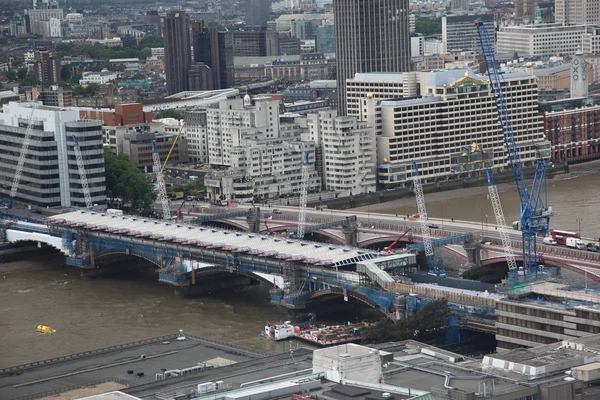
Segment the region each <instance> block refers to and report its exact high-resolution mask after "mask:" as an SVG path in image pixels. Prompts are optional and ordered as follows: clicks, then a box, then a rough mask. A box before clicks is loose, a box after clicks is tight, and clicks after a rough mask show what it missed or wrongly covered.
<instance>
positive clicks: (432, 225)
mask: <svg viewBox="0 0 600 400" xmlns="http://www.w3.org/2000/svg"><path fill="white" fill-rule="evenodd" d="M427 226H428V227H429V229H440V226H439V225H436V224H429V225H427Z"/></svg>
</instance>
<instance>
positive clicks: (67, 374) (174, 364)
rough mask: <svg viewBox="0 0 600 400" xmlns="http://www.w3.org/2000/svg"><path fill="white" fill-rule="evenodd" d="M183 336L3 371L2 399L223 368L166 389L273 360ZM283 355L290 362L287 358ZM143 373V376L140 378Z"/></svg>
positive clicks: (197, 374)
mask: <svg viewBox="0 0 600 400" xmlns="http://www.w3.org/2000/svg"><path fill="white" fill-rule="evenodd" d="M185 337H186V339H185V340H181V341H179V340H177V335H173V336H168V337H162V338H155V339H148V340H145V341H141V342H136V343H131V344H126V345H121V346H114V347H112V348H107V349H102V350H94V351H90V352H87V353H81V354H78V355H74V356H69V357H65V358H58V359H53V360H47V361H41V362H39V363H34V364H27V365H24V366H18V367H13V368H12V369H11V368H6V369H4V370H0V398H1V399H6V400H8V399H13V398H19V397H24V396H30V395H35V394H39V393H43V392H48V391H57V390H64V389H69V388H73V389H76V388H81V387H82V386H90V385H91V384H93V383H98V382H102V381H113V382H117V383H119V384H122V385H123V386H132V387H137V386H139V385H144V386H148V385H150V386H152V385H151V384H152V383H153V382H155V379H156V374H157V373H161V372H163V370H174V369H184V368H189V367H196V366H199V363H207V364H211V361H214V362H213V365H223V366H220V367H206V368H205V369H204V370H203V371H198V372H195V373H191V374H190V375H188V376H184V377H181V378H172V379H168V380H165V381H162V382H163V384H162V385H163V386H164V382H171V381H173V382H175V381H176V380H177V379H182V378H189V377H194V379H195V382H196V383H198V381H199V380H200V379H201V378H200V376H201V375H203V374H208V373H212V372H214V371H217V370H220V371H219V372H218V373H219V374H220V375H221V376H224V375H227V373H226V372H224V371H225V370H226V369H228V368H232V369H233V368H239V365H247V364H246V363H248V362H250V363H252V362H255V361H257V360H263V359H264V360H271V358H270V357H269V356H268V355H266V354H263V353H259V352H254V351H252V350H248V349H243V348H241V347H236V346H233V345H228V344H225V343H219V342H216V341H212V340H209V339H204V338H200V337H195V336H192V335H187V334H186V335H185ZM286 356H287V358H289V354H286ZM226 361H228V362H229V365H227V362H226ZM263 364H264V361H260V365H263ZM274 364H276V363H274ZM128 371H132V372H133V373H128ZM141 373H143V376H139V375H138V374H141ZM257 379H258V378H257ZM130 389H131V388H129V390H130Z"/></svg>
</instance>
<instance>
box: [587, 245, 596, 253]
mask: <svg viewBox="0 0 600 400" xmlns="http://www.w3.org/2000/svg"><path fill="white" fill-rule="evenodd" d="M585 247H586V248H587V251H591V252H594V253H597V252H598V246H597V245H596V244H594V243H588V244H587V245H586V246H585Z"/></svg>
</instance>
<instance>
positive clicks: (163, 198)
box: [152, 140, 171, 219]
mask: <svg viewBox="0 0 600 400" xmlns="http://www.w3.org/2000/svg"><path fill="white" fill-rule="evenodd" d="M152 161H153V162H154V171H156V183H157V184H158V198H159V200H160V204H161V205H162V212H163V219H170V218H171V210H170V209H169V199H168V198H167V189H166V188H165V179H164V176H163V173H162V168H161V166H160V155H159V154H158V148H157V147H156V141H154V140H153V141H152Z"/></svg>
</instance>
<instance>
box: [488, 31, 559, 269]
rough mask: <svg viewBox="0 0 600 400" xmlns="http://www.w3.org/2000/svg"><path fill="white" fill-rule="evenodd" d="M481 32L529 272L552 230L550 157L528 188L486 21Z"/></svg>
mask: <svg viewBox="0 0 600 400" xmlns="http://www.w3.org/2000/svg"><path fill="white" fill-rule="evenodd" d="M476 26H477V34H478V36H479V41H480V43H481V48H482V51H483V58H484V60H485V64H486V66H487V73H488V77H489V80H490V91H491V93H492V96H493V98H494V102H495V105H496V111H497V113H498V121H499V122H500V126H501V128H502V134H503V137H504V144H505V145H506V152H507V155H508V161H509V164H510V166H511V169H512V172H513V178H514V180H515V184H516V186H517V191H518V193H519V200H520V206H521V227H522V228H521V230H522V235H523V246H522V247H523V266H524V268H525V272H526V273H527V274H531V273H536V271H537V245H536V237H537V235H538V234H541V235H545V234H546V232H547V231H548V226H549V223H550V216H551V215H552V208H551V207H546V206H545V205H544V202H543V201H542V199H541V193H542V187H543V186H544V180H545V175H546V160H544V159H542V158H538V159H537V161H536V169H535V176H534V178H533V182H532V184H531V191H529V190H528V188H527V183H526V181H525V174H524V172H523V163H522V162H521V158H520V155H519V151H518V147H517V145H516V143H515V136H514V133H513V127H512V123H511V121H510V118H509V111H508V107H507V105H506V100H505V98H504V93H503V91H502V85H501V82H500V75H499V73H498V69H497V67H496V57H495V56H494V48H493V46H492V44H491V41H490V36H489V33H488V30H487V28H486V27H485V25H484V23H483V22H481V21H478V22H477V23H476Z"/></svg>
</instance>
